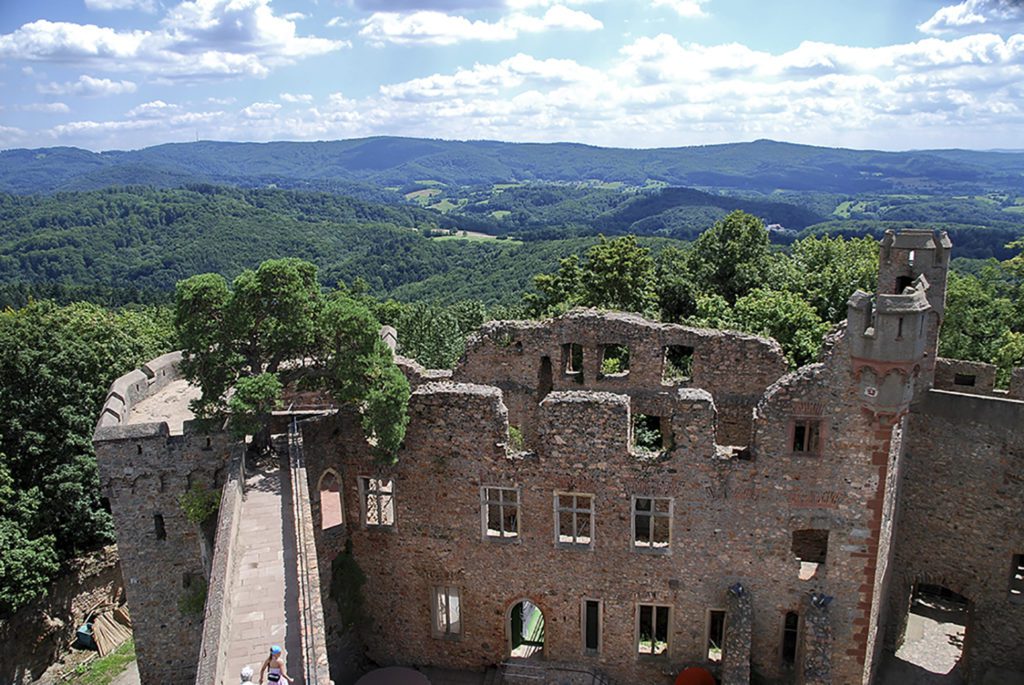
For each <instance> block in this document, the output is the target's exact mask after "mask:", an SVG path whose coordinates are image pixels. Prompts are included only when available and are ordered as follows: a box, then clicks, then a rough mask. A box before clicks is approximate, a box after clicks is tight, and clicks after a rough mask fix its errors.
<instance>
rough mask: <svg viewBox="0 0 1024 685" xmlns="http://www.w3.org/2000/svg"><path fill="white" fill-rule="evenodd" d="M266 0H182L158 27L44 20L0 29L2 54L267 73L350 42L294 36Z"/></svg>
mask: <svg viewBox="0 0 1024 685" xmlns="http://www.w3.org/2000/svg"><path fill="white" fill-rule="evenodd" d="M269 3H270V0H185V1H184V2H181V3H180V4H178V5H176V6H175V7H173V8H172V9H171V10H170V11H169V12H168V13H167V16H166V17H165V18H164V19H163V20H162V21H161V24H160V28H159V29H158V30H155V31H140V30H136V31H120V30H117V29H113V28H108V27H100V26H96V25H94V24H75V23H70V22H51V21H47V20H45V19H40V20H38V21H34V22H30V23H28V24H24V25H22V26H21V27H20V28H18V29H16V30H14V31H12V32H11V33H7V34H3V35H0V58H9V59H19V60H30V61H47V62H58V63H69V62H71V63H75V64H78V65H85V64H89V65H94V66H95V67H96V68H103V69H107V70H110V71H136V72H142V73H150V74H155V75H158V76H159V77H161V78H165V79H172V78H178V79H180V78H192V79H197V78H223V77H232V76H240V75H248V76H260V77H261V76H266V75H267V74H268V73H269V72H270V70H271V69H273V68H275V67H279V66H283V65H288V64H293V63H295V62H297V61H298V60H300V59H303V58H306V57H311V56H314V55H322V54H325V53H328V52H331V51H334V50H340V49H342V48H343V47H345V46H347V45H348V43H347V42H345V41H336V40H328V39H325V38H317V37H313V36H299V35H298V34H297V31H296V27H295V22H294V21H292V20H290V19H287V18H285V17H280V16H276V15H275V14H274V13H273V10H272V9H271V8H270V4H269Z"/></svg>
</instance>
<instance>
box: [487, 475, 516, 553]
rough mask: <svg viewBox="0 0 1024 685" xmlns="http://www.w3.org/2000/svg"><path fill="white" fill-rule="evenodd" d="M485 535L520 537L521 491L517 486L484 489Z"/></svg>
mask: <svg viewBox="0 0 1024 685" xmlns="http://www.w3.org/2000/svg"><path fill="white" fill-rule="evenodd" d="M482 496H483V519H484V537H486V538H491V539H498V540H514V539H517V538H518V537H519V491H518V490H517V489H515V488H498V487H485V488H483V489H482Z"/></svg>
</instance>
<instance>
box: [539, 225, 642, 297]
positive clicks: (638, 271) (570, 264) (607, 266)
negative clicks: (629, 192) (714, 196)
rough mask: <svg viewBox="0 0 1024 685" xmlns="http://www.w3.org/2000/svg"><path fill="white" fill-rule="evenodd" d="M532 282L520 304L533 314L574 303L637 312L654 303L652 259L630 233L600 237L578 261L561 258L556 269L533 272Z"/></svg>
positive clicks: (576, 258) (572, 258)
mask: <svg viewBox="0 0 1024 685" xmlns="http://www.w3.org/2000/svg"><path fill="white" fill-rule="evenodd" d="M533 285H534V289H535V291H536V292H534V293H530V294H528V295H527V296H526V298H525V302H526V304H527V306H528V308H529V309H530V310H531V312H532V313H533V314H534V315H535V316H545V315H551V314H555V313H558V312H561V311H565V310H566V309H569V308H570V307H575V306H583V307H597V308H599V309H621V310H625V311H631V312H641V313H653V312H654V311H655V309H656V307H657V293H656V291H655V270H654V258H653V257H651V251H650V249H648V248H646V247H641V246H640V245H639V244H637V241H636V236H633V235H627V236H621V237H618V238H613V239H611V240H608V239H607V238H605V237H604V236H600V238H599V240H598V243H597V244H596V245H594V246H592V247H591V248H590V249H589V250H587V254H586V257H585V258H584V260H583V262H582V264H581V263H580V260H579V258H578V257H576V256H575V255H574V256H570V257H566V258H564V259H562V260H561V262H560V263H559V266H558V271H557V272H555V273H553V274H541V275H538V276H535V277H534V279H533Z"/></svg>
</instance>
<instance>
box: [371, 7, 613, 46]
mask: <svg viewBox="0 0 1024 685" xmlns="http://www.w3.org/2000/svg"><path fill="white" fill-rule="evenodd" d="M602 27H603V24H602V23H601V22H600V21H599V20H597V19H595V18H594V17H592V16H591V15H589V14H587V13H586V12H583V11H581V10H574V9H571V8H569V7H566V6H564V5H554V6H552V7H549V8H548V9H547V11H546V12H545V13H544V14H543V15H541V16H534V15H530V14H525V13H522V12H515V13H512V14H510V15H508V16H506V17H502V18H501V19H499V20H498V21H493V22H492V21H484V20H471V19H467V18H466V17H463V16H459V15H451V14H445V13H443V12H435V11H426V10H425V11H419V12H413V13H412V14H399V13H396V12H376V13H374V14H372V15H371V16H370V17H369V18H368V19H366V20H365V21H364V22H363V27H362V29H360V31H359V34H360V35H361V36H363V37H364V38H366V39H367V40H369V41H370V42H371V43H373V44H375V45H378V46H382V45H384V44H386V43H392V44H397V45H410V44H421V45H454V44H455V43H461V42H465V41H470V40H479V41H504V40H514V39H515V38H517V37H518V36H519V34H520V33H541V32H544V31H550V30H566V31H596V30H598V29H601V28H602Z"/></svg>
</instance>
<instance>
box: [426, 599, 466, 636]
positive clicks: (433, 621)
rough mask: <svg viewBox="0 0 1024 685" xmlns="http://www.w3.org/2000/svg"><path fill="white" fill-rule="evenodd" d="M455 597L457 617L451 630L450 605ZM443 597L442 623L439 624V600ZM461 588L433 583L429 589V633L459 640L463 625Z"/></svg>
mask: <svg viewBox="0 0 1024 685" xmlns="http://www.w3.org/2000/svg"><path fill="white" fill-rule="evenodd" d="M453 596H454V597H455V601H456V605H457V611H458V617H457V618H456V620H455V622H454V625H455V626H456V629H455V630H452V625H453V622H452V617H451V606H452V597H453ZM442 598H443V599H444V617H443V618H444V625H443V626H442V625H441V618H442V616H441V612H440V606H439V605H440V603H441V602H440V600H441V599H442ZM462 609H463V606H462V589H461V588H460V587H459V586H458V585H435V586H433V588H431V591H430V634H431V635H433V636H434V637H436V638H439V639H442V640H461V639H462V626H463V611H462Z"/></svg>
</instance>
